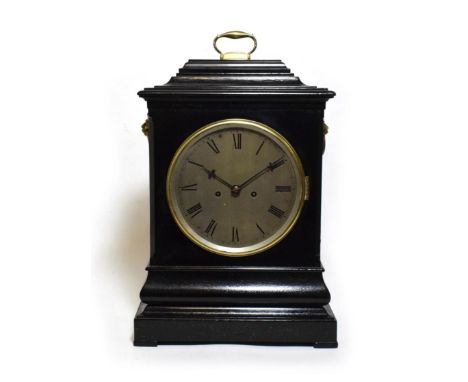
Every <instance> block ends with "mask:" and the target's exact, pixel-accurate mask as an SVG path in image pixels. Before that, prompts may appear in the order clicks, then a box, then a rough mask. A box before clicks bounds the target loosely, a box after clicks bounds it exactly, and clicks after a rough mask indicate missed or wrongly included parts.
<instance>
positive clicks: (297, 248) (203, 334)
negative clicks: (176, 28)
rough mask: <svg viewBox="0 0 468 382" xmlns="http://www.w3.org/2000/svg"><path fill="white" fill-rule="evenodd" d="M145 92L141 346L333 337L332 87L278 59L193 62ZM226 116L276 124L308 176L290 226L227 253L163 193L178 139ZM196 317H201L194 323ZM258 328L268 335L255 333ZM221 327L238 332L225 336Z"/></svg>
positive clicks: (291, 341) (137, 340)
mask: <svg viewBox="0 0 468 382" xmlns="http://www.w3.org/2000/svg"><path fill="white" fill-rule="evenodd" d="M138 94H139V95H140V96H141V97H143V98H144V99H145V100H146V101H147V104H148V117H149V120H150V130H149V135H148V139H149V152H150V206H151V207H150V208H151V227H150V239H151V253H150V264H149V266H148V268H147V270H148V278H147V280H146V282H145V285H144V287H143V289H142V291H141V300H142V303H143V305H142V308H141V309H140V310H139V313H138V314H137V317H136V319H135V344H136V345H154V344H156V343H195V342H198V343H213V342H235V343H271V344H273V343H275V344H302V342H301V341H300V340H299V337H300V331H304V333H306V332H307V333H308V338H307V340H304V341H303V342H304V343H303V344H309V345H314V346H320V343H322V344H323V346H329V347H333V344H335V345H336V320H335V319H334V317H333V314H332V313H331V310H330V309H329V307H328V308H327V309H325V308H324V306H327V304H328V302H329V301H330V294H329V292H328V289H327V287H326V286H325V283H324V281H323V278H322V273H323V268H322V266H321V261H320V210H321V179H322V173H321V172H322V150H323V131H322V125H323V117H324V110H325V103H326V101H327V100H328V99H329V98H331V97H333V96H334V95H335V94H334V93H333V92H331V91H329V90H327V89H324V88H317V87H314V86H307V85H304V84H302V82H301V81H300V80H299V78H298V77H296V76H294V75H293V74H292V73H291V72H290V70H289V69H288V68H287V67H286V66H285V65H284V64H283V63H282V62H281V61H279V60H252V61H219V60H190V61H189V62H188V63H187V64H186V65H185V66H184V67H183V68H182V69H180V71H179V73H178V75H177V76H175V77H173V78H171V80H170V81H169V82H168V83H167V84H166V85H163V86H156V87H153V88H146V89H144V90H143V91H141V92H140V93H138ZM227 118H245V119H251V120H254V121H258V122H261V123H264V124H266V125H268V126H270V127H272V128H273V129H275V130H277V131H278V132H279V133H280V134H282V135H283V136H285V137H286V139H287V140H288V141H289V142H290V143H291V144H292V145H293V146H294V148H295V149H296V151H297V153H298V155H299V156H300V159H301V161H302V163H303V166H304V170H305V173H306V175H307V176H309V179H310V197H309V200H308V201H306V202H305V204H304V208H303V211H302V213H301V215H300V217H299V220H298V221H297V223H296V225H295V226H294V228H293V229H292V231H291V232H290V233H289V235H288V236H287V237H286V238H285V239H284V240H283V241H281V242H280V243H279V244H278V245H276V246H274V247H273V248H271V249H269V250H267V251H265V252H263V253H260V254H257V255H254V256H248V257H240V258H239V257H237V258H233V257H223V256H218V255H214V254H212V253H209V252H206V251H204V250H203V249H201V248H200V247H198V246H196V245H195V244H193V243H192V242H191V241H190V240H188V239H187V238H186V237H185V236H184V235H183V234H182V232H181V231H180V230H179V228H178V227H177V225H176V223H175V222H174V220H173V218H172V216H171V214H170V211H169V207H168V203H167V200H166V193H165V187H166V184H165V183H166V176H167V170H168V167H169V163H170V161H171V159H172V157H173V155H174V153H175V151H176V150H177V148H178V147H179V145H180V144H181V143H182V142H183V141H184V140H185V138H186V137H187V136H188V135H190V134H191V133H192V132H193V131H195V130H197V129H198V128H200V127H202V126H204V125H206V124H208V123H212V122H214V121H217V120H222V119H227ZM146 304H147V305H146ZM163 307H164V309H162V308H163ZM182 307H184V308H185V310H184V313H183V315H180V314H179V313H180V312H181V310H180V308H182ZM159 308H161V309H162V310H161V309H159ZM192 308H193V309H192ZM215 308H216V309H218V310H215V311H217V312H219V311H220V310H219V309H221V310H222V309H224V310H223V312H224V313H223V314H224V315H223V316H222V317H223V318H222V320H223V325H220V326H219V328H218V329H219V331H220V332H219V333H218V334H216V335H214V333H213V332H212V330H214V329H210V328H213V322H212V321H213V320H214V319H213V317H218V316H216V315H214V316H213V314H212V311H210V309H215ZM233 308H236V309H239V308H246V309H247V308H248V309H250V310H249V319H246V318H245V317H244V316H239V315H235V314H234V313H232V315H231V316H230V314H231V313H230V312H232V309H233ZM257 308H258V309H260V308H261V309H270V311H269V312H270V313H269V315H268V320H267V322H269V320H270V321H272V322H276V321H275V320H276V318H277V319H279V320H281V325H279V326H278V325H276V326H275V325H273V326H272V325H270V324H265V325H263V324H261V323H265V319H264V317H265V316H264V315H262V314H261V313H259V312H260V311H258V310H256V309H257ZM292 308H295V309H303V310H304V311H305V312H307V313H306V316H307V320H306V321H305V322H308V324H307V325H306V324H304V323H301V324H299V323H298V320H297V317H298V316H296V315H294V314H292V313H291V312H292V311H290V310H288V309H292ZM158 309H159V310H158ZM191 309H192V310H191ZM307 309H309V310H307ZM208 311H210V312H211V313H207V312H208ZM177 312H179V313H177ZM288 312H289V313H291V314H289V313H288ZM319 312H320V314H319ZM191 315H192V317H191V320H192V321H193V322H196V323H197V325H195V324H189V323H188V321H187V320H188V317H190V316H191ZM275 315H277V316H275ZM275 317H276V318H275ZM294 317H296V318H294ZM231 318H232V319H231ZM203 322H205V324H203ZM214 322H218V321H217V320H214ZM301 322H302V321H301ZM184 323H185V324H184ZM288 323H290V324H291V326H290V327H289V328H290V329H287V328H288ZM320 323H324V326H323V327H322V326H320V325H321V324H320ZM319 324H320V325H319ZM184 325H187V326H184ZM249 325H250V329H249ZM317 325H319V326H320V328H321V329H320V330H325V331H326V335H325V337H321V336H320V333H321V332H320V330H318V329H317V328H318V327H319V326H317ZM137 328H138V329H137ZM190 328H192V329H190ZM195 328H197V329H195ZM272 328H274V332H275V334H274V335H273V334H272V337H271V341H270V340H268V333H270V331H271V330H273V329H272ZM307 328H308V329H307ZM194 330H198V331H200V333H197V335H195V334H194V333H192V332H193V331H194ZM257 330H259V331H260V332H261V333H263V334H261V335H260V334H259V335H258V336H257V337H255V336H254V335H253V332H255V331H257ZM278 330H280V331H281V330H282V331H283V332H282V334H278V333H276V332H277V331H278ZM224 331H228V332H231V334H223V335H221V334H220V333H224ZM260 332H259V333H260ZM236 333H237V334H236ZM254 337H255V340H252V338H254ZM325 344H328V345H325Z"/></svg>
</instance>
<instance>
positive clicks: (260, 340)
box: [134, 303, 338, 348]
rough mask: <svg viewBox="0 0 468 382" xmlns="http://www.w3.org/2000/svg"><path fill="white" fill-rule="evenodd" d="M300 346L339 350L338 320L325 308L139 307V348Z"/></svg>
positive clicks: (135, 340)
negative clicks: (193, 345) (167, 345)
mask: <svg viewBox="0 0 468 382" xmlns="http://www.w3.org/2000/svg"><path fill="white" fill-rule="evenodd" d="M222 343H229V344H248V345H298V346H314V347H316V348H336V347H337V346H338V343H337V341H336V319H335V316H334V315H333V312H332V310H331V308H330V306H329V305H325V306H323V307H281V308H268V307H216V306H213V307H199V306H198V307H191V306H177V307H175V306H152V305H147V304H144V303H141V304H140V307H139V309H138V312H137V314H136V317H135V334H134V345H135V346H157V345H163V344H222Z"/></svg>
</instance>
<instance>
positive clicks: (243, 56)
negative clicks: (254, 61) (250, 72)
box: [213, 31, 257, 60]
mask: <svg viewBox="0 0 468 382" xmlns="http://www.w3.org/2000/svg"><path fill="white" fill-rule="evenodd" d="M222 37H226V38H232V39H235V40H237V39H239V38H250V39H252V41H253V44H254V45H253V48H252V49H251V50H250V52H248V53H245V52H226V53H223V52H221V51H220V50H219V49H218V47H217V46H216V43H217V42H218V40H219V39H220V38H222ZM213 47H214V48H215V50H216V51H217V52H218V53H219V55H220V57H219V58H220V59H221V60H250V55H251V54H252V53H253V52H255V49H257V39H256V38H255V37H254V35H253V34H249V33H245V32H241V31H231V32H225V33H222V34H219V35H217V36H216V37H215V39H214V40H213Z"/></svg>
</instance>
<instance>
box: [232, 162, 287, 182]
mask: <svg viewBox="0 0 468 382" xmlns="http://www.w3.org/2000/svg"><path fill="white" fill-rule="evenodd" d="M284 162H286V160H285V159H283V158H280V159H278V160H276V161H274V162H273V163H269V164H268V166H266V167H265V168H264V169H263V170H261V171H259V172H257V173H256V174H255V175H253V176H251V177H250V178H249V179H247V180H246V181H245V182H244V183H242V184H241V185H240V186H239V190H242V189H243V188H244V187H245V186H247V185H249V184H250V183H252V182H253V181H254V180H257V179H258V178H260V177H261V176H262V175H264V174H266V173H267V172H268V171H273V170H274V169H275V168H277V167H279V166H281V165H282V164H284Z"/></svg>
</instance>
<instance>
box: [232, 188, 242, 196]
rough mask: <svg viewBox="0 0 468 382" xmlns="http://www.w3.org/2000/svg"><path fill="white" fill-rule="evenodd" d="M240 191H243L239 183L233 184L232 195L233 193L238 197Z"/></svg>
mask: <svg viewBox="0 0 468 382" xmlns="http://www.w3.org/2000/svg"><path fill="white" fill-rule="evenodd" d="M240 192H241V188H240V187H239V186H238V185H234V186H232V188H231V195H232V196H233V197H234V198H237V197H238V196H239V195H240Z"/></svg>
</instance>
